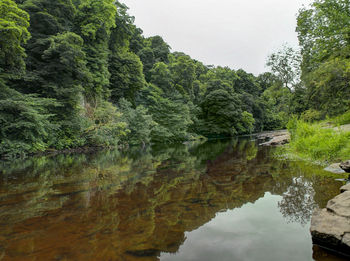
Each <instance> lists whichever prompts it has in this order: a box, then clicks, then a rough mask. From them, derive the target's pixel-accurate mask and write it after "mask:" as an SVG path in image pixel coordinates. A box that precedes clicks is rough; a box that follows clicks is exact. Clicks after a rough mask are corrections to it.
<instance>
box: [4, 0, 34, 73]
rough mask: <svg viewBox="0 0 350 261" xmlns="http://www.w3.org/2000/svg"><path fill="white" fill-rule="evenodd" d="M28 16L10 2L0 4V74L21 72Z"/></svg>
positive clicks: (10, 0)
mask: <svg viewBox="0 0 350 261" xmlns="http://www.w3.org/2000/svg"><path fill="white" fill-rule="evenodd" d="M28 27H29V15H28V13H26V12H25V11H23V10H21V9H20V8H18V6H17V4H16V3H15V2H14V1H12V0H2V1H1V2H0V73H2V74H3V73H12V74H14V73H15V72H18V71H23V69H24V67H25V63H24V58H25V56H26V55H25V50H24V48H23V44H25V43H26V42H27V41H28V40H29V38H30V33H29V32H28Z"/></svg>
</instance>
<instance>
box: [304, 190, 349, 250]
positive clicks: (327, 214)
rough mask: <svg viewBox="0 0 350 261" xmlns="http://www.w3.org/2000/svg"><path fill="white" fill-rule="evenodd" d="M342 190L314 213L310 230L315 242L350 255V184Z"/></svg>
mask: <svg viewBox="0 0 350 261" xmlns="http://www.w3.org/2000/svg"><path fill="white" fill-rule="evenodd" d="M341 191H343V193H341V194H340V195H338V196H336V197H335V198H333V199H331V200H330V201H328V204H327V207H326V208H324V209H322V210H316V211H315V212H314V213H313V216H312V219H311V228H310V231H311V235H312V240H313V243H314V244H317V245H319V246H321V247H324V248H327V249H330V250H332V251H335V252H338V253H341V254H342V255H345V256H349V257H350V184H348V185H346V186H343V187H342V188H341Z"/></svg>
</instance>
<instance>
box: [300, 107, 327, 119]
mask: <svg viewBox="0 0 350 261" xmlns="http://www.w3.org/2000/svg"><path fill="white" fill-rule="evenodd" d="M300 118H301V119H302V120H303V121H306V122H314V121H320V120H322V119H323V118H324V114H323V113H322V112H320V111H316V110H314V109H309V110H306V111H304V112H303V113H302V114H301V116H300Z"/></svg>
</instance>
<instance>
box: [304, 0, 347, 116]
mask: <svg viewBox="0 0 350 261" xmlns="http://www.w3.org/2000/svg"><path fill="white" fill-rule="evenodd" d="M349 8H350V3H349V1H347V0H341V1H338V0H316V1H315V2H314V3H313V4H312V5H311V7H310V8H304V9H302V10H300V12H299V16H298V20H297V22H298V26H297V32H298V38H299V44H300V46H301V54H302V65H301V69H302V78H303V80H304V81H305V84H306V87H307V99H308V100H309V101H310V102H309V105H310V107H311V108H313V109H316V110H319V111H322V112H324V113H326V114H328V115H330V116H334V115H337V114H341V113H344V112H345V111H347V110H348V109H349V98H350V91H349V89H350V88H349V56H348V54H349V50H350V37H349V35H350V29H349V22H350V15H349Z"/></svg>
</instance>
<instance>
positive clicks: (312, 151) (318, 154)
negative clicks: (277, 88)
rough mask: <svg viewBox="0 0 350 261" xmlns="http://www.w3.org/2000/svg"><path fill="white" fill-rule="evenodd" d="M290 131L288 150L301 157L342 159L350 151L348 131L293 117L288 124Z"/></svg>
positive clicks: (327, 159)
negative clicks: (328, 127)
mask: <svg viewBox="0 0 350 261" xmlns="http://www.w3.org/2000/svg"><path fill="white" fill-rule="evenodd" d="M288 129H289V131H290V132H291V134H292V135H291V143H290V145H289V150H290V152H292V153H295V154H297V155H299V156H300V157H302V158H308V159H312V160H320V161H335V160H344V159H346V158H347V157H348V156H349V152H350V132H342V131H338V130H334V129H327V128H322V127H321V126H320V125H319V124H309V123H306V122H304V121H301V120H299V121H298V120H296V119H293V120H291V122H290V123H289V124H288Z"/></svg>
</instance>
